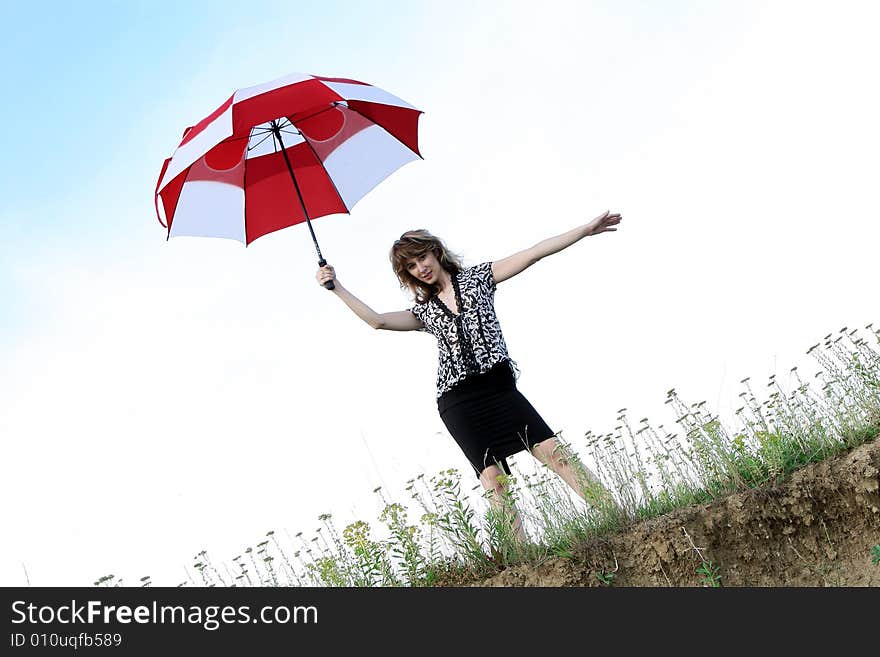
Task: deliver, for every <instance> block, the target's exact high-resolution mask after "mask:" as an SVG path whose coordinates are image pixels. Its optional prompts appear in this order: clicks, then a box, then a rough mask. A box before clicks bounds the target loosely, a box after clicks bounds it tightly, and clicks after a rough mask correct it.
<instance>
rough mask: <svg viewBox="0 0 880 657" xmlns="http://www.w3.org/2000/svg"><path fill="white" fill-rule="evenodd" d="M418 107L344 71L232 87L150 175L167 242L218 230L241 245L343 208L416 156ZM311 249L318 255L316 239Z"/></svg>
mask: <svg viewBox="0 0 880 657" xmlns="http://www.w3.org/2000/svg"><path fill="white" fill-rule="evenodd" d="M421 114H422V112H421V111H420V110H417V109H415V108H414V107H413V106H412V105H410V104H408V103H406V102H404V101H403V100H401V99H400V98H397V97H396V96H393V95H392V94H390V93H388V92H387V91H383V90H382V89H379V88H378V87H375V86H372V85H369V84H366V83H364V82H359V81H357V80H350V79H345V78H326V77H320V76H317V75H306V74H301V73H293V74H291V75H287V76H285V77H283V78H279V79H278V80H274V81H272V82H267V83H265V84H261V85H257V86H254V87H248V88H247V89H239V90H237V91H235V92H234V93H233V94H232V95H231V96H230V97H229V98H228V99H227V100H226V101H225V102H224V103H223V104H221V105H220V107H218V108H217V109H216V110H214V111H213V112H211V114H209V115H208V116H206V117H205V118H204V119H202V120H201V121H199V122H198V123H197V124H196V125H194V126H191V127H189V128H187V129H186V130H185V131H184V133H183V139H182V141H181V142H180V144H179V145H178V146H177V149H176V150H175V151H174V154H173V155H172V156H171V157H170V158H168V159H167V160H165V163H164V165H163V166H162V171H161V173H160V174H159V181H158V183H157V185H156V194H155V201H156V215H157V216H158V218H159V221H160V223H161V224H162V225H163V226H164V227H165V228H167V231H168V235H167V237H168V238H169V239H170V238H171V237H175V236H178V235H193V236H202V237H224V238H229V239H235V240H239V241H241V242H243V243H244V244H245V245H248V244H250V243H251V242H253V241H254V240H255V239H257V238H258V237H261V236H263V235H266V234H267V233H271V232H273V231H276V230H280V229H282V228H286V227H288V226H293V225H295V224H298V223H301V222H303V221H309V219H314V218H317V217H322V216H325V215H328V214H338V213H348V212H350V210H351V209H352V207H354V205H355V203H357V202H358V201H359V200H361V199H362V198H363V197H364V196H365V195H366V194H367V192H369V191H370V190H371V189H373V188H374V187H375V186H376V185H378V184H379V183H380V182H382V181H383V180H384V179H385V178H387V177H388V176H389V175H390V174H391V173H393V172H394V171H396V170H397V169H399V168H400V167H401V166H403V165H404V164H406V163H407V162H411V161H413V160H416V159H419V158H421V154H420V153H419V147H418V119H419V116H420V115H421ZM160 205H161V210H162V212H160ZM163 214H164V220H163ZM309 230H310V231H311V223H309ZM312 238H313V239H314V231H312ZM315 247H316V248H317V249H318V257H319V259H320V260H321V261H323V258H322V257H321V252H320V248H318V244H317V240H315Z"/></svg>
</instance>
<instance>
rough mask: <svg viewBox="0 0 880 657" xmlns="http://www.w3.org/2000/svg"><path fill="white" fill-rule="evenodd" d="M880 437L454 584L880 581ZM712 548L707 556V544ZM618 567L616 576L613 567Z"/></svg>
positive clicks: (451, 581) (452, 580) (447, 581)
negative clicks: (713, 571)
mask: <svg viewBox="0 0 880 657" xmlns="http://www.w3.org/2000/svg"><path fill="white" fill-rule="evenodd" d="M877 544H880V439H876V438H875V439H874V440H873V441H872V442H870V443H867V444H864V445H862V446H860V447H857V448H855V449H853V450H851V451H849V452H847V453H846V454H844V455H842V456H838V457H837V458H835V459H833V460H828V461H825V462H822V463H817V464H813V465H809V466H806V467H804V468H802V469H800V470H797V471H795V472H794V473H792V474H791V475H789V476H788V477H787V478H786V479H785V481H784V482H782V483H780V484H776V485H772V486H766V487H763V488H759V489H753V490H747V491H745V492H741V493H736V494H732V495H729V496H727V497H724V498H721V499H717V500H714V501H712V502H709V503H706V504H702V505H699V506H693V507H688V508H685V509H679V510H677V511H673V512H671V513H668V514H666V515H664V516H661V517H658V518H653V519H651V520H647V521H642V522H638V523H635V524H633V525H631V526H629V527H627V528H626V529H624V530H622V531H620V532H619V533H617V534H614V535H611V536H607V537H604V538H603V539H601V540H600V539H594V540H590V541H588V542H586V543H584V544H582V545H580V546H578V547H577V548H576V549H574V550H573V554H574V556H573V557H572V558H560V557H550V558H547V559H546V560H544V561H543V562H541V563H538V564H529V565H520V566H512V567H509V568H507V569H505V570H503V571H501V572H499V573H497V574H495V575H493V576H491V577H489V578H488V579H483V580H480V581H464V580H462V579H457V578H446V579H444V581H443V582H442V584H440V585H441V586H442V585H445V586H450V585H451V586H553V587H560V586H603V585H605V584H603V582H602V581H600V577H604V579H605V581H606V582H609V583H610V585H611V586H706V585H708V581H707V578H706V577H705V576H704V575H701V574H699V573H698V572H697V569H698V568H700V567H701V566H702V564H703V562H704V561H705V562H711V564H712V566H715V567H717V568H718V571H717V573H718V575H720V585H721V586H880V564H873V563H872V562H871V549H872V546H874V545H877ZM695 548H699V549H700V550H701V551H702V559H701V557H700V554H699V552H698V550H697V549H695ZM609 574H610V575H611V577H610V580H609V577H608V575H609Z"/></svg>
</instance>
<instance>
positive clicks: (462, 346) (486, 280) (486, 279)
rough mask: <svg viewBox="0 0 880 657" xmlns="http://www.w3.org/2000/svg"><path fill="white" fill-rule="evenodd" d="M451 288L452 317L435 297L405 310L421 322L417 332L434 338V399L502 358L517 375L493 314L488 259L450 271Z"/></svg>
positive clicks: (448, 310)
mask: <svg viewBox="0 0 880 657" xmlns="http://www.w3.org/2000/svg"><path fill="white" fill-rule="evenodd" d="M452 287H453V289H454V290H455V300H456V303H457V304H458V309H459V314H458V315H456V314H454V313H453V312H452V311H451V310H450V309H449V308H448V307H447V306H446V304H445V303H443V302H442V301H441V300H440V299H439V298H437V297H436V296H434V297H432V298H431V299H429V300H428V301H427V302H425V303H420V304H416V305H415V306H413V307H412V308H410V312H411V313H412V314H413V315H415V316H416V317H417V318H418V319H420V320H421V321H422V323H423V324H424V325H425V326H424V328H420V329H418V330H419V331H425V332H427V333H430V334H432V335H433V336H434V337H436V338H437V347H438V354H437V355H438V362H437V397H438V399H439V397H440V396H441V395H442V394H443V393H444V392H446V391H448V390H450V389H451V388H452V387H453V386H454V385H455V384H457V383H459V382H461V381H463V380H464V379H465V378H467V377H468V376H470V375H472V374H481V373H483V372H487V371H488V370H489V369H491V368H492V366H493V365H497V364H498V363H500V362H502V361H509V362H510V365H511V370H512V371H513V372H514V376H516V375H517V373H518V372H517V368H516V364H515V363H514V362H513V361H512V360H511V359H510V356H509V355H508V353H507V345H505V344H504V336H503V335H502V334H501V325H500V324H499V323H498V317H497V316H496V315H495V303H494V299H495V279H494V277H493V276H492V263H491V262H483V263H480V264H479V265H474V266H473V267H468V268H466V269H464V270H462V271H461V272H459V273H458V274H453V275H452Z"/></svg>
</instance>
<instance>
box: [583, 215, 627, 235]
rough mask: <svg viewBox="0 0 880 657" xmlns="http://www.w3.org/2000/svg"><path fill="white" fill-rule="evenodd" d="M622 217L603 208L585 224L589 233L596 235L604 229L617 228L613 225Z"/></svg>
mask: <svg viewBox="0 0 880 657" xmlns="http://www.w3.org/2000/svg"><path fill="white" fill-rule="evenodd" d="M621 219H623V217H621V216H620V215H619V214H611V212H610V211H609V210H605V212H603V213H602V214H600V215H599V216H598V217H596V218H595V219H593V220H592V221H591V222H590V223H589V224H587V227H588V230H589V234H590V235H598V234H599V233H604V232H605V231H611V230H617V228H615V226H616V225H617V224H619V223H620V220H621Z"/></svg>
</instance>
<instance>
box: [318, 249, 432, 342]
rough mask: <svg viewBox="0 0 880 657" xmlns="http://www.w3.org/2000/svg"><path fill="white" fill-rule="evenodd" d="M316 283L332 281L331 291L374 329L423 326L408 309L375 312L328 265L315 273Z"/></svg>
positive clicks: (399, 328)
mask: <svg viewBox="0 0 880 657" xmlns="http://www.w3.org/2000/svg"><path fill="white" fill-rule="evenodd" d="M315 278H316V279H318V284H319V285H321V287H323V286H324V283H325V282H326V281H334V285H335V287H334V289H333V293H334V294H335V295H336V296H337V297H339V298H340V299H342V301H343V302H345V305H346V306H348V307H349V308H351V310H352V311H353V312H354V314H355V315H357V316H358V317H360V318H361V319H362V320H364V321H365V322H366V323H367V324H369V325H370V326H372V327H373V328H374V329H386V330H388V331H415V330H417V329H420V328H422V326H424V325H423V324H422V322H421V321H420V320H419V319H418V318H417V317H415V315H413V314H412V313H411V312H409V311H408V310H398V311H396V312H391V313H377V312H376V311H375V310H373V309H372V308H370V307H369V306H368V305H367V304H365V303H364V302H363V301H361V300H360V299H358V298H357V297H356V296H354V295H353V294H352V293H351V292H349V291H348V290H346V289H345V288H344V287H343V286H342V284H341V283H340V282H339V280H338V279H337V278H336V270H334V269H333V267H331V266H330V265H325V266H324V267H321V268H320V269H319V270H318V273H317V274H316V275H315Z"/></svg>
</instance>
